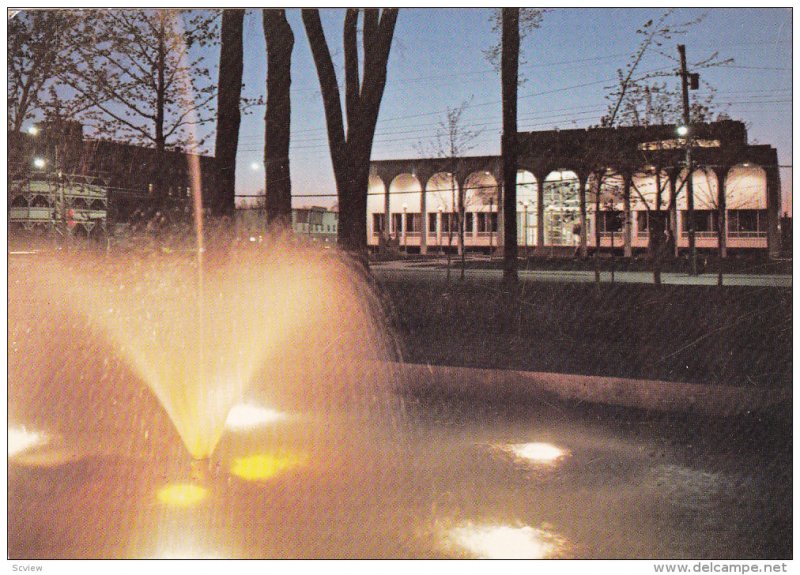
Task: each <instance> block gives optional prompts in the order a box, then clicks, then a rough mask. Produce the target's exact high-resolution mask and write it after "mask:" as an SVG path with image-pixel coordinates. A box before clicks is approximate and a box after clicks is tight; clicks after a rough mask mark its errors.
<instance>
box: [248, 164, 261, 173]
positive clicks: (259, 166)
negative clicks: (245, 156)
mask: <svg viewBox="0 0 800 575" xmlns="http://www.w3.org/2000/svg"><path fill="white" fill-rule="evenodd" d="M250 169H251V170H253V171H254V172H257V171H258V170H260V169H261V164H259V163H258V162H252V163H251V164H250Z"/></svg>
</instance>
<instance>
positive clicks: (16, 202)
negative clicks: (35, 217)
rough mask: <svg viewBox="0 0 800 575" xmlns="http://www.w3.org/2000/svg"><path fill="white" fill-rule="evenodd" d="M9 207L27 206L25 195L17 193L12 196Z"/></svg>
mask: <svg viewBox="0 0 800 575" xmlns="http://www.w3.org/2000/svg"><path fill="white" fill-rule="evenodd" d="M10 207H12V208H27V207H28V201H27V200H26V199H25V196H22V195H18V196H14V197H13V198H12V200H11V204H10Z"/></svg>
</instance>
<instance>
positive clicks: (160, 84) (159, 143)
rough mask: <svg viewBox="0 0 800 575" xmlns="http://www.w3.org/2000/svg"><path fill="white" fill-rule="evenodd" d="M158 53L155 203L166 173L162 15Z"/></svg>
mask: <svg viewBox="0 0 800 575" xmlns="http://www.w3.org/2000/svg"><path fill="white" fill-rule="evenodd" d="M158 32H159V36H158V53H157V55H156V125H155V128H156V137H155V144H156V173H155V186H154V188H155V194H156V198H157V203H161V202H162V201H163V199H164V195H165V194H164V189H163V187H164V178H165V176H164V175H165V173H166V160H167V158H166V136H164V108H165V107H166V89H167V88H166V66H167V63H166V45H165V38H164V36H165V34H166V29H165V26H164V16H163V15H162V16H161V18H160V19H159V28H158Z"/></svg>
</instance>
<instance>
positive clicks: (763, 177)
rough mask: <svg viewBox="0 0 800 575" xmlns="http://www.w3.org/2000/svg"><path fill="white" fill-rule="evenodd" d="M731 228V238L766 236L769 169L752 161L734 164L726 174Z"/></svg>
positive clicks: (728, 223) (726, 209)
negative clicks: (750, 162)
mask: <svg viewBox="0 0 800 575" xmlns="http://www.w3.org/2000/svg"><path fill="white" fill-rule="evenodd" d="M725 211H726V224H727V232H728V235H729V236H730V237H731V238H737V239H749V238H766V236H767V232H768V230H769V215H768V213H767V172H766V170H764V169H763V168H762V167H760V166H757V165H752V164H738V165H736V166H733V167H732V168H731V169H730V170H729V171H728V174H727V176H726V178H725Z"/></svg>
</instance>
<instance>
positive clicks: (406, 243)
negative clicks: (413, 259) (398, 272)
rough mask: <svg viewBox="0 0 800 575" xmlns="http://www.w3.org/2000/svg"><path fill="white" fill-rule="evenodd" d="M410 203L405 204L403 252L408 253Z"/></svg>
mask: <svg viewBox="0 0 800 575" xmlns="http://www.w3.org/2000/svg"><path fill="white" fill-rule="evenodd" d="M407 237H408V204H403V253H405V254H406V255H408V239H407Z"/></svg>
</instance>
